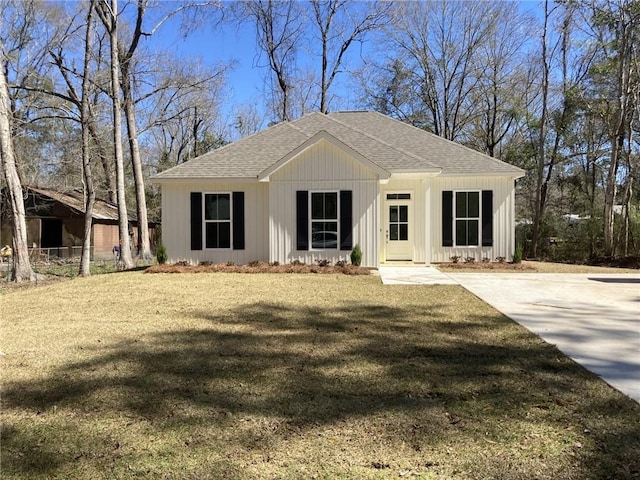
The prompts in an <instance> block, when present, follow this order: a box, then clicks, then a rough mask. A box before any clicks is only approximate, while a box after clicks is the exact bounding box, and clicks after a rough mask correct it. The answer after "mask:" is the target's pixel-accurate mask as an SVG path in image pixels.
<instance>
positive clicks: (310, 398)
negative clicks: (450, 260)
mask: <svg viewBox="0 0 640 480" xmlns="http://www.w3.org/2000/svg"><path fill="white" fill-rule="evenodd" d="M442 311H443V309H442V306H441V305H432V306H429V307H428V308H425V307H424V306H422V307H412V306H406V307H403V308H391V307H387V306H384V305H356V306H354V307H335V308H333V309H329V310H326V309H323V310H320V309H315V308H302V307H300V308H298V307H285V306H282V305H279V304H275V303H274V304H272V303H255V304H250V305H243V306H242V307H241V308H238V309H237V310H235V311H231V312H229V313H228V314H226V315H224V316H215V315H211V314H210V313H209V312H206V311H201V312H192V313H191V315H192V316H193V317H194V319H197V320H200V321H202V320H204V321H205V322H206V325H208V326H207V327H205V328H199V329H195V328H193V329H184V330H175V331H170V332H162V333H157V334H154V335H151V336H149V337H144V338H139V339H136V340H131V341H127V342H122V343H119V344H115V345H111V346H106V347H100V348H95V350H94V351H93V352H92V353H91V355H90V359H89V360H86V361H82V362H78V363H73V364H68V365H63V366H61V367H60V368H59V369H58V370H57V371H56V372H55V374H52V375H51V376H49V377H47V378H45V379H44V380H42V381H39V382H31V381H28V382H21V383H12V384H8V385H5V388H4V395H3V397H4V398H3V404H4V407H5V408H9V409H23V410H30V411H32V412H33V413H36V414H37V413H41V412H46V411H50V410H51V409H53V408H56V409H60V410H71V411H73V412H74V414H78V415H89V416H91V415H95V416H96V417H101V416H109V415H126V416H131V417H133V418H138V419H143V420H144V421H147V422H151V423H152V424H153V426H154V428H157V429H158V430H164V429H177V428H182V427H184V426H185V425H189V424H195V423H197V424H203V423H206V424H208V425H210V427H211V428H219V429H231V428H235V427H236V426H237V424H236V422H237V421H238V420H237V419H238V418H243V417H247V416H259V417H261V418H268V419H278V425H279V426H278V428H277V429H275V430H274V431H273V432H272V433H271V434H270V436H265V437H262V438H261V439H258V440H256V439H255V438H251V439H248V438H243V436H242V434H241V433H238V434H237V436H234V437H233V439H234V441H235V442H237V443H238V444H240V445H243V446H244V447H246V448H258V449H260V448H264V449H268V448H270V445H272V444H273V442H278V441H280V440H282V439H285V438H287V437H288V436H290V435H291V434H292V432H297V433H300V432H301V433H306V432H309V431H311V430H313V429H315V428H318V427H319V426H326V425H332V424H338V423H340V422H347V421H358V419H360V421H364V420H365V419H367V418H369V417H372V416H377V417H382V418H385V419H386V421H384V422H381V425H379V426H378V428H379V429H381V430H383V433H384V436H385V437H386V438H387V439H389V441H390V443H392V444H393V443H395V444H400V443H407V444H410V445H411V446H412V448H414V449H415V450H416V451H420V450H421V449H426V448H433V447H434V445H438V444H441V443H443V442H445V441H449V440H451V438H455V437H456V436H461V435H462V436H468V438H471V439H477V438H485V439H493V440H494V441H496V442H497V441H501V439H502V438H503V436H504V435H505V434H506V435H509V431H508V429H509V428H510V427H509V425H510V422H520V423H525V424H526V422H531V423H532V424H539V423H547V424H548V425H549V426H550V427H552V428H558V429H561V428H565V427H566V428H571V429H576V428H582V429H584V430H585V431H586V430H589V435H590V441H592V442H593V447H592V448H589V449H587V448H585V449H584V450H583V451H577V452H576V453H575V458H574V459H573V460H571V461H574V462H576V463H575V469H576V470H575V471H573V472H572V475H575V478H578V477H579V478H594V479H595V478H605V477H615V478H634V475H637V474H638V472H639V471H640V466H639V460H638V458H640V456H639V455H637V454H638V453H639V448H640V447H639V446H640V427H639V426H638V422H637V418H638V414H639V413H640V410H639V409H638V408H635V406H634V404H633V403H630V402H628V401H626V400H625V399H624V397H622V396H621V395H619V394H617V392H614V391H610V392H607V394H608V395H609V394H610V395H609V396H607V397H606V400H603V399H602V398H601V397H598V398H594V399H592V400H591V399H588V398H587V399H585V397H584V395H585V392H590V391H592V390H593V389H594V388H595V389H598V388H605V387H602V386H600V385H599V381H598V380H597V379H596V377H595V376H593V375H592V374H590V373H588V372H586V371H585V370H583V369H582V368H580V367H578V366H577V365H575V364H574V363H573V362H572V361H570V360H569V359H567V358H566V357H564V356H562V355H561V354H560V353H559V352H558V350H557V349H555V348H554V347H552V346H550V345H548V344H546V343H544V342H542V341H539V340H537V339H533V338H532V337H531V336H530V335H529V334H527V333H526V332H525V331H524V329H520V328H519V327H517V326H515V324H512V322H510V321H509V320H507V319H506V318H505V317H503V316H501V315H497V314H496V315H495V316H474V317H471V318H469V319H467V321H465V322H452V321H448V320H447V318H446V317H445V316H444V314H443V313H442ZM505 331H506V332H507V333H506V334H505ZM505 335H506V336H505ZM614 419H615V421H614ZM590 422H596V423H598V424H608V425H609V427H608V431H607V430H606V429H604V428H602V429H599V427H598V426H593V425H591V424H590ZM621 422H622V424H624V426H623V427H617V426H616V425H619V424H620V423H621ZM505 428H506V429H507V432H506V433H505ZM518 428H519V427H518ZM578 433H580V432H578ZM37 437H38V435H37V434H36V432H35V431H34V430H29V429H28V428H26V429H25V428H23V426H21V428H18V427H17V426H15V425H14V426H12V427H11V428H9V429H5V431H4V432H3V466H4V468H8V469H10V470H13V471H19V472H22V473H23V474H24V475H27V476H29V475H32V474H45V475H48V474H55V472H56V470H57V469H58V468H60V466H61V463H62V462H65V461H72V458H73V457H72V456H71V457H63V456H61V455H56V453H55V452H56V450H55V447H56V446H55V445H48V447H47V446H45V445H43V444H42V442H39V441H38V440H37ZM47 448H50V450H47ZM16 451H22V452H23V457H20V456H16V455H13V454H7V453H5V452H16ZM24 455H26V456H27V457H28V458H32V460H31V461H23V458H24ZM64 458H66V460H65V459H64ZM523 468H526V466H525V467H523ZM485 473H486V472H485ZM503 473H504V472H503ZM508 473H509V472H507V474H508ZM520 474H521V475H522V472H520ZM479 476H482V474H480V475H479ZM522 476H523V477H526V476H527V475H526V474H524V475H522ZM514 478H516V476H514ZM572 478H573V477H572Z"/></svg>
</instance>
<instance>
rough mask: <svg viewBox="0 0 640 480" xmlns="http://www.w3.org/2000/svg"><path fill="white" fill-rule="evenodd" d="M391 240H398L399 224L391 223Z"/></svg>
mask: <svg viewBox="0 0 640 480" xmlns="http://www.w3.org/2000/svg"><path fill="white" fill-rule="evenodd" d="M389 240H398V225H397V224H395V223H394V224H392V225H389Z"/></svg>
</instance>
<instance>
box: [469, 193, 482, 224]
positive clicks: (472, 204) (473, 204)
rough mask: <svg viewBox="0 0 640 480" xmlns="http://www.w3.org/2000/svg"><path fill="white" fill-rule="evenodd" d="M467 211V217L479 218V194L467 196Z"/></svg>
mask: <svg viewBox="0 0 640 480" xmlns="http://www.w3.org/2000/svg"><path fill="white" fill-rule="evenodd" d="M467 199H468V204H469V211H468V215H469V217H472V218H477V217H479V216H480V192H469V193H468V194H467Z"/></svg>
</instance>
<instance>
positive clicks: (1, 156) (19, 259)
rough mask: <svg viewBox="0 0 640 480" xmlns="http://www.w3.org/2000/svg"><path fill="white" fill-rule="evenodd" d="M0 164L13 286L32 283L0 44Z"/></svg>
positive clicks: (32, 275)
mask: <svg viewBox="0 0 640 480" xmlns="http://www.w3.org/2000/svg"><path fill="white" fill-rule="evenodd" d="M0 55H1V56H2V58H0V59H1V60H2V62H1V64H0V160H1V161H2V172H3V174H4V177H5V180H6V182H7V190H8V194H9V195H8V196H9V201H10V203H11V223H12V228H13V266H12V269H11V280H13V281H15V282H23V281H35V280H36V274H35V272H34V271H33V269H32V268H31V262H30V261H29V248H28V244H27V224H26V221H25V212H24V201H23V198H22V184H21V182H20V178H19V176H18V170H17V168H16V157H15V154H14V150H13V142H12V139H11V123H10V122H11V120H10V118H11V111H10V110H9V89H8V86H7V79H6V77H5V69H4V62H5V59H4V46H3V45H2V43H0Z"/></svg>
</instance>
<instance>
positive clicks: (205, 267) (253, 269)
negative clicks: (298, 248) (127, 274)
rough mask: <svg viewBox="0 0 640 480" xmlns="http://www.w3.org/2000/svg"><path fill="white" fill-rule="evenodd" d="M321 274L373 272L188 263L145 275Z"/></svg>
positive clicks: (349, 268)
mask: <svg viewBox="0 0 640 480" xmlns="http://www.w3.org/2000/svg"><path fill="white" fill-rule="evenodd" d="M218 272H220V273H321V274H331V273H334V274H342V275H371V270H369V269H368V268H364V267H356V266H355V265H350V264H345V265H342V266H340V265H326V266H320V265H305V264H291V263H288V264H286V265H274V264H269V263H264V262H256V263H251V264H249V265H234V264H226V263H201V264H199V265H189V264H186V263H175V264H170V265H169V264H164V265H153V266H151V267H149V268H147V269H146V270H145V273H218Z"/></svg>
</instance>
